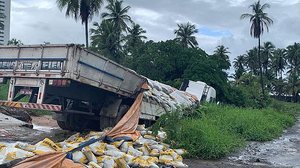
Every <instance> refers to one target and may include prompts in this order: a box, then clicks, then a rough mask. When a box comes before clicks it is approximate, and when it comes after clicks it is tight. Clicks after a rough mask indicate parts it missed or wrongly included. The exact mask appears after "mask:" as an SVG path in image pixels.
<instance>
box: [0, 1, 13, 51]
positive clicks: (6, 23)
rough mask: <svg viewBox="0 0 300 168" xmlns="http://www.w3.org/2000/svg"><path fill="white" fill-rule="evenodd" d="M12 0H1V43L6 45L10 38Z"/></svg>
mask: <svg viewBox="0 0 300 168" xmlns="http://www.w3.org/2000/svg"><path fill="white" fill-rule="evenodd" d="M10 4H11V0H0V45H6V44H7V42H8V40H9V38H10Z"/></svg>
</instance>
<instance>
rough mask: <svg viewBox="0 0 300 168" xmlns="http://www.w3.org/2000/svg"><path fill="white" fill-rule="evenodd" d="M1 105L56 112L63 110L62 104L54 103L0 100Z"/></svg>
mask: <svg viewBox="0 0 300 168" xmlns="http://www.w3.org/2000/svg"><path fill="white" fill-rule="evenodd" d="M0 106H7V107H14V108H23V109H35V110H48V111H56V112H59V111H61V106H60V105H53V104H37V103H24V102H13V101H2V100H0Z"/></svg>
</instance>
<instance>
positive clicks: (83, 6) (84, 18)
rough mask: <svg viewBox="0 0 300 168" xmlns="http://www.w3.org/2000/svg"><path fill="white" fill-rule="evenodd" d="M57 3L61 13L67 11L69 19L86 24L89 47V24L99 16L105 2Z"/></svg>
mask: <svg viewBox="0 0 300 168" xmlns="http://www.w3.org/2000/svg"><path fill="white" fill-rule="evenodd" d="M56 3H57V6H58V8H59V9H60V10H61V11H62V10H64V9H65V10H66V16H67V17H69V16H70V17H73V18H74V19H75V20H78V19H80V20H81V22H82V24H85V38H86V47H88V45H89V40H88V39H89V37H88V30H89V29H88V22H89V20H92V18H93V17H94V16H95V15H98V14H99V12H100V9H101V6H102V4H103V0H57V1H56Z"/></svg>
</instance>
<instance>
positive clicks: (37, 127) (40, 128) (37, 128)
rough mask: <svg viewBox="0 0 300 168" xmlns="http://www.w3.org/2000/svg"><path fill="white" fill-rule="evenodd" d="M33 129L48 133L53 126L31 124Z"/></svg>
mask: <svg viewBox="0 0 300 168" xmlns="http://www.w3.org/2000/svg"><path fill="white" fill-rule="evenodd" d="M33 129H35V130H38V131H43V132H48V133H49V132H51V131H52V130H53V129H54V128H52V127H47V126H40V125H35V124H33Z"/></svg>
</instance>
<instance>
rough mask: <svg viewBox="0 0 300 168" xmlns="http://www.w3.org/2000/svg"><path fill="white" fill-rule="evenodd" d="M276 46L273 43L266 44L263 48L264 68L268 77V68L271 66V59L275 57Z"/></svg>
mask: <svg viewBox="0 0 300 168" xmlns="http://www.w3.org/2000/svg"><path fill="white" fill-rule="evenodd" d="M274 50H275V46H274V44H273V43H271V42H269V41H268V42H265V43H264V44H263V46H262V67H263V71H264V73H265V74H266V75H269V74H268V68H269V66H270V59H271V58H272V57H273V52H274Z"/></svg>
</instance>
